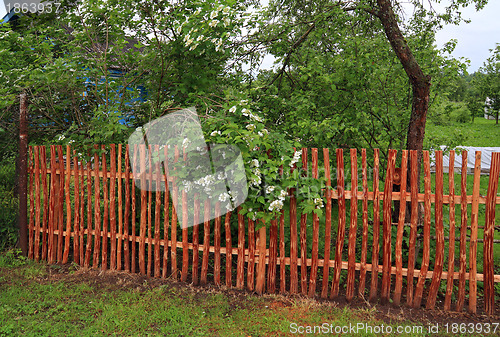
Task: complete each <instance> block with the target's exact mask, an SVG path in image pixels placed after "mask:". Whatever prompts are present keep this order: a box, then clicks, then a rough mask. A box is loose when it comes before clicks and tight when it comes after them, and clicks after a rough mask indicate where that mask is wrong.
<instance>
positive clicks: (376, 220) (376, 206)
mask: <svg viewBox="0 0 500 337" xmlns="http://www.w3.org/2000/svg"><path fill="white" fill-rule="evenodd" d="M373 196H374V197H373V248H372V278H371V283H370V301H373V300H375V299H376V298H377V290H378V260H379V250H380V245H379V239H380V193H379V149H374V150H373Z"/></svg>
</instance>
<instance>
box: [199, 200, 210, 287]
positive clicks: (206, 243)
mask: <svg viewBox="0 0 500 337" xmlns="http://www.w3.org/2000/svg"><path fill="white" fill-rule="evenodd" d="M204 217H205V219H204V220H205V221H204V223H203V224H204V227H203V234H204V237H203V259H202V262H201V280H200V283H201V284H202V285H205V284H206V283H207V274H208V257H209V255H210V200H208V199H206V200H205V208H204Z"/></svg>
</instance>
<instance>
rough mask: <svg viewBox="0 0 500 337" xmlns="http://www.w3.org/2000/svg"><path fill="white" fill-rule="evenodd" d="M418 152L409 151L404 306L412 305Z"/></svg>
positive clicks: (416, 219) (416, 220) (416, 217)
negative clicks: (407, 232) (408, 227)
mask: <svg viewBox="0 0 500 337" xmlns="http://www.w3.org/2000/svg"><path fill="white" fill-rule="evenodd" d="M417 154H418V152H417V151H416V150H410V168H411V169H410V188H411V219H410V222H411V228H410V240H409V243H408V246H409V247H408V278H407V282H406V304H407V305H412V304H413V281H414V280H413V278H414V271H415V243H416V241H417V222H418V164H417V161H418V156H417Z"/></svg>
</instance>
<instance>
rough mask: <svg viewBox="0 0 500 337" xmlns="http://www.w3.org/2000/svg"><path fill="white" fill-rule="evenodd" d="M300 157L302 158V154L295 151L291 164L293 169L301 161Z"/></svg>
mask: <svg viewBox="0 0 500 337" xmlns="http://www.w3.org/2000/svg"><path fill="white" fill-rule="evenodd" d="M300 156H301V152H300V151H295V153H294V154H293V158H292V161H291V162H290V167H293V165H295V164H296V163H297V162H298V161H299V159H300Z"/></svg>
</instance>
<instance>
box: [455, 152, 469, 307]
mask: <svg viewBox="0 0 500 337" xmlns="http://www.w3.org/2000/svg"><path fill="white" fill-rule="evenodd" d="M467 156H468V154H467V151H462V175H461V178H462V179H461V184H460V190H461V192H460V197H461V204H460V268H459V271H458V296H457V309H456V310H457V311H462V310H463V308H464V302H465V273H466V271H467V242H466V239H467Z"/></svg>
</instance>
